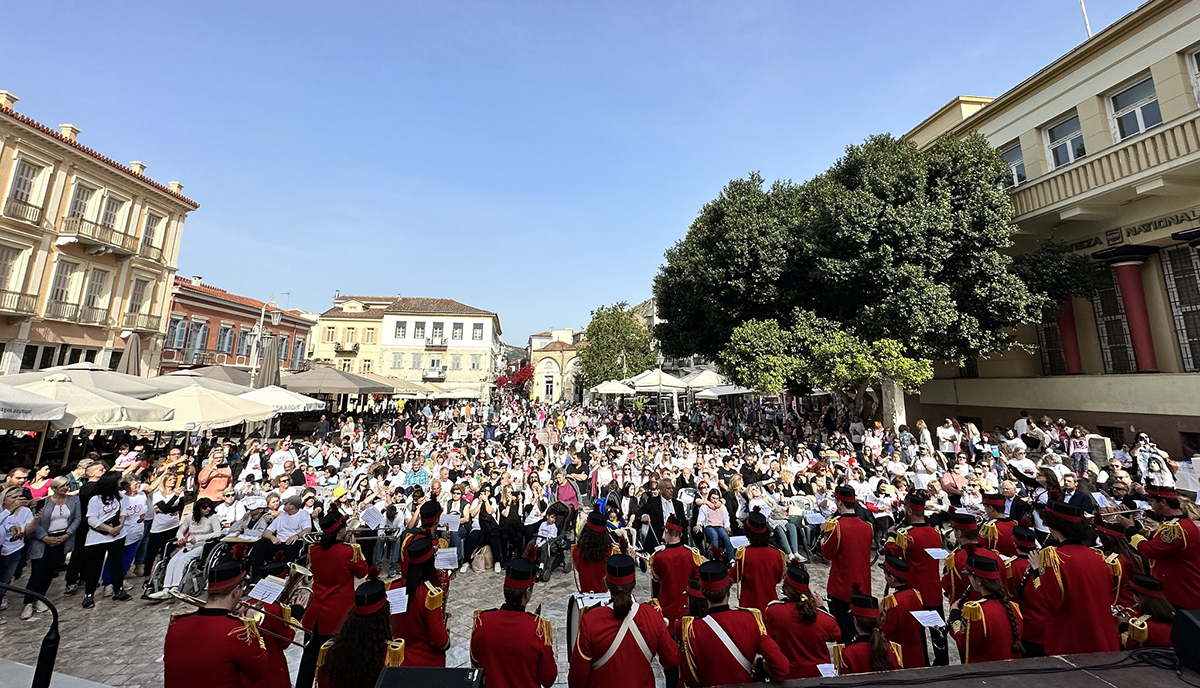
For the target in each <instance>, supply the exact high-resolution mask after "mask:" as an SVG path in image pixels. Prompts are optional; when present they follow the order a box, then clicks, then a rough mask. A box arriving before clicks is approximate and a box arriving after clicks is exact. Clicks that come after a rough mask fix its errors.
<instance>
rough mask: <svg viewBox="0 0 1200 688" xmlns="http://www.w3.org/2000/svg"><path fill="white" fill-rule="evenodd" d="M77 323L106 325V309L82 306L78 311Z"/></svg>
mask: <svg viewBox="0 0 1200 688" xmlns="http://www.w3.org/2000/svg"><path fill="white" fill-rule="evenodd" d="M78 322H79V324H80V325H103V326H107V325H108V309H107V308H99V307H96V306H82V307H80V309H79V318H78Z"/></svg>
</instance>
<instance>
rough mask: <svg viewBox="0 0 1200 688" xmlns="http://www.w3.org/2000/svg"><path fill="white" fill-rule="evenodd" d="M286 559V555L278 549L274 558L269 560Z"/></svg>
mask: <svg viewBox="0 0 1200 688" xmlns="http://www.w3.org/2000/svg"><path fill="white" fill-rule="evenodd" d="M286 559H287V555H286V554H284V553H283V550H279V551H278V552H276V553H275V558H274V559H272V560H271V561H284V560H286Z"/></svg>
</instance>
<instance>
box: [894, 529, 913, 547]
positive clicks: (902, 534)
mask: <svg viewBox="0 0 1200 688" xmlns="http://www.w3.org/2000/svg"><path fill="white" fill-rule="evenodd" d="M909 528H912V526H904V527H903V528H897V529H896V534H895V535H893V536H892V537H893V540H894V542H895V543H896V545H897V546H898V547H899V548H900V549H902V550H906V549H908V530H909Z"/></svg>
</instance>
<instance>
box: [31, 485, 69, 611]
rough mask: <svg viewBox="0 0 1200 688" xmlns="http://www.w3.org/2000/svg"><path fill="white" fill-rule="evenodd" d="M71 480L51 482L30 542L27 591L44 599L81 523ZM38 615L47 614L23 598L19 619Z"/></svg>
mask: <svg viewBox="0 0 1200 688" xmlns="http://www.w3.org/2000/svg"><path fill="white" fill-rule="evenodd" d="M70 489H71V480H70V478H68V477H67V476H65V475H60V476H59V477H57V478H55V479H54V480H52V481H51V482H50V496H49V497H47V498H46V504H45V506H44V507H43V508H42V512H41V516H40V517H38V518H37V519H36V521H35V527H34V530H33V534H32V536H31V537H30V538H29V561H30V573H29V583H28V584H27V586H26V587H27V588H28V589H29V591H30V592H35V593H38V594H39V595H45V594H46V591H47V590H49V589H50V581H52V580H54V576H55V575H56V574H57V573H58V569H59V567H61V566H62V565H63V562H64V561H65V560H66V556H67V554H68V553H69V552H71V550H72V549H73V548H74V546H75V532H76V531H77V530H78V528H79V523H80V521H82V520H83V512H82V511H81V510H80V508H79V497H78V496H77V495H73V494H68V491H69V490H70ZM35 610H36V611H37V612H39V613H41V612H47V611H50V608H49V607H47V606H46V605H45V604H44V603H43V602H42V601H41V600H35V599H34V598H33V597H31V596H29V595H26V596H25V609H24V610H23V611H22V612H21V618H22V619H28V618H29V617H30V616H32V615H33V612H34V611H35Z"/></svg>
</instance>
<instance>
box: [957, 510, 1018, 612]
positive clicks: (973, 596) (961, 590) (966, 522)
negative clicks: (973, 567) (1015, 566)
mask: <svg viewBox="0 0 1200 688" xmlns="http://www.w3.org/2000/svg"><path fill="white" fill-rule="evenodd" d="M950 522H951V524H952V525H953V526H954V530H955V532H957V533H960V534H965V535H966V536H972V535H976V534H978V533H979V521H977V520H976V519H975V517H974V516H972V515H971V514H968V513H965V512H962V511H959V512H956V513H955V514H954V515H953V516H951V517H950ZM968 556H983V557H989V558H991V559H994V560H995V561H996V564H997V565H999V566H1000V567H1001V570H1003V567H1004V560H1003V559H1001V558H1000V555H999V554H996V553H995V552H993V551H992V550H990V549H988V548H986V547H983V546H981V545H979V544H976V543H965V544H963V545H962V546H960V547H958V548H957V549H955V550H954V552H952V553H951V554H950V556H949V557H947V558H946V563H945V565H944V570H945V572H944V573H943V574H942V590H943V591H944V592H945V594H946V597H947V598H948V599H949V600H950V604H952V605H953V604H954V603H956V602H958V600H959V599H961V598H962V596H963V595H964V594H966V595H967V599H968V600H978V599H980V598H981V597H982V596H981V595H980V594H979V593H978V592H976V591H973V590H972V591H970V592H968V589H969V588H970V585H968V584H967V577H966V576H965V575H963V571H964V570H965V569H966V568H967V557H968Z"/></svg>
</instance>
